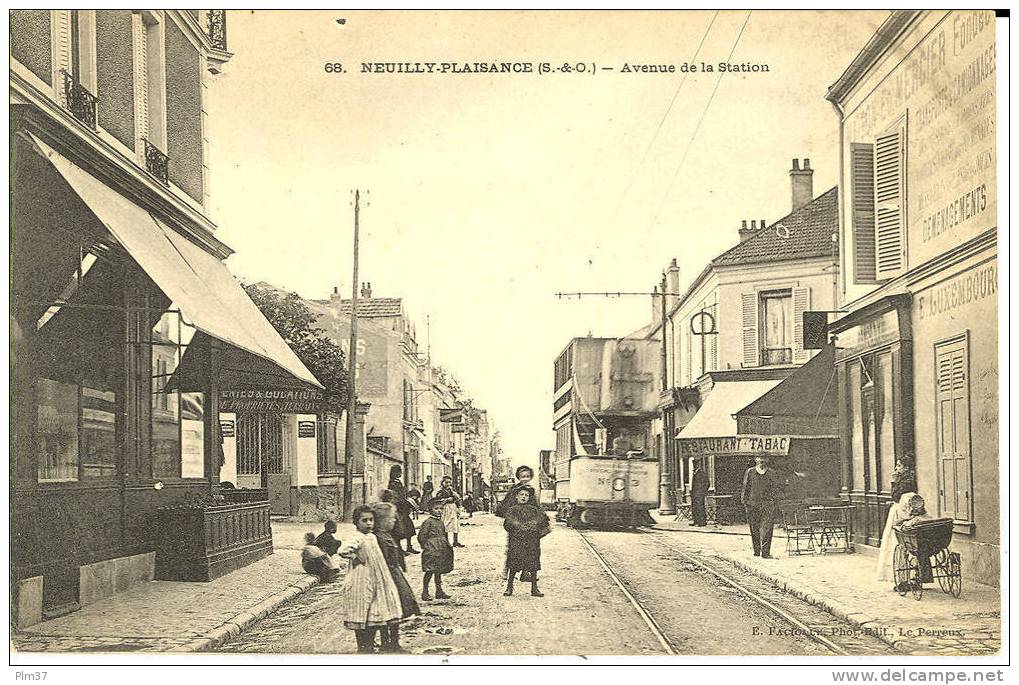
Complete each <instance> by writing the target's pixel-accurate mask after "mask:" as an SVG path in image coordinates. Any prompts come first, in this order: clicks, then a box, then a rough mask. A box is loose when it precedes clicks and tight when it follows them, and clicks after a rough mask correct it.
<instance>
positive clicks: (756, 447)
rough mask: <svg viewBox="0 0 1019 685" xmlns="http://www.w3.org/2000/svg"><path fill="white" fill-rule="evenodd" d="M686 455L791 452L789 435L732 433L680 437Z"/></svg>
mask: <svg viewBox="0 0 1019 685" xmlns="http://www.w3.org/2000/svg"><path fill="white" fill-rule="evenodd" d="M678 442H679V449H680V450H681V451H682V452H683V456H685V457H705V456H708V455H715V456H720V455H728V454H741V455H742V454H745V455H749V456H756V455H765V456H785V455H787V454H789V436H788V435H732V436H729V437H725V438H683V437H680V438H679V441H678Z"/></svg>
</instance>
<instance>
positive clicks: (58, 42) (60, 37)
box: [52, 10, 71, 107]
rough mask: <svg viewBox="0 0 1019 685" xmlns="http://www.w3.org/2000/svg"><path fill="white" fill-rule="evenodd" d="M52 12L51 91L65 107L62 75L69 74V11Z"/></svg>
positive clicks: (65, 97) (65, 99)
mask: <svg viewBox="0 0 1019 685" xmlns="http://www.w3.org/2000/svg"><path fill="white" fill-rule="evenodd" d="M52 12H53V22H52V25H53V29H52V30H53V90H54V91H55V92H56V99H57V102H58V103H59V104H61V105H64V106H65V107H66V106H67V96H66V94H65V93H64V75H63V74H62V73H61V72H63V71H66V72H67V73H71V10H52Z"/></svg>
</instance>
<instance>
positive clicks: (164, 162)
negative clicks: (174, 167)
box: [142, 138, 170, 186]
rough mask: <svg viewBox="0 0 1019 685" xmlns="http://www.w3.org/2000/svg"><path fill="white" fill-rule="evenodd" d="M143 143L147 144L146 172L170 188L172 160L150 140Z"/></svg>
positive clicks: (144, 140)
mask: <svg viewBox="0 0 1019 685" xmlns="http://www.w3.org/2000/svg"><path fill="white" fill-rule="evenodd" d="M142 141H143V142H144V143H145V170H146V171H148V172H149V173H150V174H152V175H153V176H155V177H156V180H157V181H159V182H160V183H162V184H163V185H164V186H169V185H170V176H169V166H170V158H169V157H167V156H166V153H165V152H163V151H162V150H160V149H159V148H158V147H156V146H155V145H153V144H152V143H150V142H149V141H148V140H146V139H144V138H143V139H142Z"/></svg>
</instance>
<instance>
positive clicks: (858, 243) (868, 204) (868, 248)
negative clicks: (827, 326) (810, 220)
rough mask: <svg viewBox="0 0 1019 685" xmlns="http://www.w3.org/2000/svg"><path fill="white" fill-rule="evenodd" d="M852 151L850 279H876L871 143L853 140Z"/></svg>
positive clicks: (859, 281)
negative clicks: (851, 261) (851, 251)
mask: <svg viewBox="0 0 1019 685" xmlns="http://www.w3.org/2000/svg"><path fill="white" fill-rule="evenodd" d="M850 150H851V152H850V154H851V155H852V161H851V165H852V169H851V173H852V184H853V186H852V210H853V218H852V226H853V229H852V230H853V282H854V283H873V282H874V281H875V280H876V276H877V274H876V271H875V268H876V264H875V261H874V257H875V255H874V247H875V238H874V146H873V145H870V144H868V143H853V144H852V145H851V146H850Z"/></svg>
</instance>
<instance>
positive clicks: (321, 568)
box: [301, 533, 340, 583]
mask: <svg viewBox="0 0 1019 685" xmlns="http://www.w3.org/2000/svg"><path fill="white" fill-rule="evenodd" d="M301 568H303V569H304V572H305V573H310V574H311V575H313V576H318V579H319V580H321V581H322V582H323V583H325V582H327V581H330V580H332V579H333V578H335V577H336V576H338V575H339V573H340V569H339V568H337V567H336V565H335V564H334V563H333V560H332V559H330V558H329V555H328V554H327V553H326V552H325V551H324V550H323V549H322V548H321V547H319V546H318V545H316V544H315V534H314V533H305V534H304V548H303V549H302V550H301Z"/></svg>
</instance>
